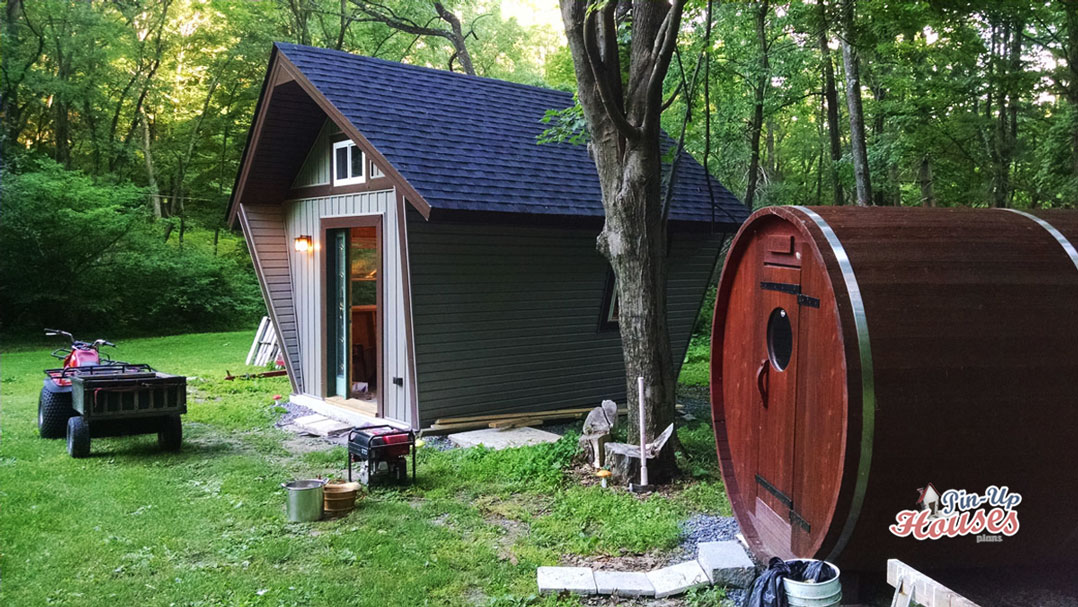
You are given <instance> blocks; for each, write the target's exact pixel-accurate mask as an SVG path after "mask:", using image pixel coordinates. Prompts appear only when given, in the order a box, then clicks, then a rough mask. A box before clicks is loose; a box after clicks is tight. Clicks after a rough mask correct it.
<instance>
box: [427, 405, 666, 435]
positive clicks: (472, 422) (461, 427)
mask: <svg viewBox="0 0 1078 607" xmlns="http://www.w3.org/2000/svg"><path fill="white" fill-rule="evenodd" d="M592 409H594V407H580V408H575V409H552V410H550V411H517V412H515V413H491V414H489V415H470V416H466V417H442V418H438V419H436V420H434V423H433V424H432V425H431V426H430V427H429V428H424V429H422V430H420V431H419V434H420V436H431V435H437V434H449V433H452V432H464V431H466V430H478V429H480V428H497V429H499V430H508V429H510V428H522V427H524V426H541V425H543V423H544V422H563V421H572V420H576V419H581V418H583V417H584V416H585V415H587V414H588V413H590V412H591V410H592ZM678 409H679V410H680V409H681V405H678ZM626 413H627V410H626V409H625V408H621V409H618V415H625V414H626Z"/></svg>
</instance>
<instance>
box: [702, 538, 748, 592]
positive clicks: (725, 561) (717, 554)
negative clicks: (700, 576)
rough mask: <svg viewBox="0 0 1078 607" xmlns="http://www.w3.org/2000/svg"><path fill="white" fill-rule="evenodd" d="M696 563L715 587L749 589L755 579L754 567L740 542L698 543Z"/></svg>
mask: <svg viewBox="0 0 1078 607" xmlns="http://www.w3.org/2000/svg"><path fill="white" fill-rule="evenodd" d="M696 560H697V562H699V563H700V567H701V568H702V569H703V570H704V573H705V574H706V575H707V577H708V579H709V580H711V583H712V584H713V585H715V586H726V587H729V588H749V587H751V586H752V582H753V580H755V579H756V565H754V564H753V562H752V559H750V558H749V555H747V554H745V549H744V548H743V547H742V546H741V543H740V542H737V541H734V540H730V541H725V542H700V544H699V546H698V551H697V556H696Z"/></svg>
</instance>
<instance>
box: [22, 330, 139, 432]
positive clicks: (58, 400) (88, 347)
mask: <svg viewBox="0 0 1078 607" xmlns="http://www.w3.org/2000/svg"><path fill="white" fill-rule="evenodd" d="M45 335H47V336H49V337H56V336H58V335H62V336H64V337H66V338H67V339H68V341H70V342H71V348H70V349H67V348H57V349H56V350H53V351H52V356H53V357H55V358H58V359H60V360H62V361H64V366H63V368H62V369H49V370H48V371H46V372H45V374H46V375H48V377H46V378H45V385H44V386H42V388H41V396H40V397H39V398H38V400H37V430H38V432H39V433H40V434H41V438H62V437H63V436H64V434H65V433H66V432H67V420H68V419H70V418H71V417H72V416H74V415H75V410H74V409H72V408H71V379H70V378H69V377H66V376H65V374H64V371H66V370H67V369H74V368H78V367H83V368H85V367H92V366H97V365H100V364H101V353H100V352H99V349H100V348H101V346H111V347H113V348H115V347H116V344H114V343H112V342H110V341H106V340H104V339H98V340H95V341H94V342H93V343H87V342H84V341H79V340H77V339H75V336H74V335H72V334H70V333H68V332H67V331H58V330H56V329H45ZM105 364H108V365H114V364H120V365H122V364H124V363H122V362H119V361H114V360H112V359H111V358H109V357H108V355H105Z"/></svg>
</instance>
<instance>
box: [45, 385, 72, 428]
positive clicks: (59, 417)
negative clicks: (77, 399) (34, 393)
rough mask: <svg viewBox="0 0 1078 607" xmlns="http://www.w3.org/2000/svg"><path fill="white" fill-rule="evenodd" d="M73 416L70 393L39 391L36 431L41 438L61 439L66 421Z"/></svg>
mask: <svg viewBox="0 0 1078 607" xmlns="http://www.w3.org/2000/svg"><path fill="white" fill-rule="evenodd" d="M73 415H75V410H74V409H72V408H71V392H50V391H49V390H46V389H45V388H42V389H41V396H39V397H38V399H37V431H38V434H40V435H41V438H63V437H64V434H65V433H66V432H67V420H68V419H70V418H71V416H73Z"/></svg>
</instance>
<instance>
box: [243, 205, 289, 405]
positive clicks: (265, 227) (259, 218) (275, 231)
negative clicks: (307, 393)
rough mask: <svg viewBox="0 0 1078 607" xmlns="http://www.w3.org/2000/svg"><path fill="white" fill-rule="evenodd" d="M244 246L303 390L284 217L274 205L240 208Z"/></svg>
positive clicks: (283, 346)
mask: <svg viewBox="0 0 1078 607" xmlns="http://www.w3.org/2000/svg"><path fill="white" fill-rule="evenodd" d="M240 223H241V225H242V226H243V231H244V235H245V236H246V238H247V245H248V246H249V247H250V249H251V253H252V256H253V260H254V264H255V271H256V273H257V274H258V278H259V284H260V285H261V287H262V296H263V298H264V299H265V300H266V307H267V308H268V309H269V312H270V318H271V319H272V320H273V324H274V327H275V328H276V330H277V337H278V339H279V340H280V343H281V344H282V349H283V350H284V354H285V358H286V360H287V361H288V368H289V371H290V373H291V375H292V381H293V382H294V383H295V385H296V387H298V388H299V390H301V391H302V390H303V385H304V382H303V379H304V377H303V376H304V374H303V366H302V364H301V363H300V343H299V333H298V331H297V329H296V323H295V301H294V299H293V297H292V291H291V285H292V277H291V273H290V272H289V264H288V238H287V237H286V236H285V227H284V216H283V215H282V213H281V208H280V207H279V206H277V205H264V206H258V205H243V206H242V207H241V212H240Z"/></svg>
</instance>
